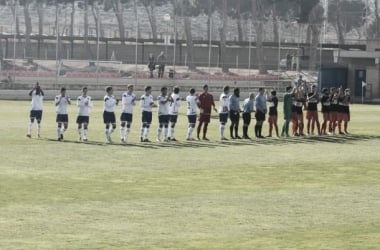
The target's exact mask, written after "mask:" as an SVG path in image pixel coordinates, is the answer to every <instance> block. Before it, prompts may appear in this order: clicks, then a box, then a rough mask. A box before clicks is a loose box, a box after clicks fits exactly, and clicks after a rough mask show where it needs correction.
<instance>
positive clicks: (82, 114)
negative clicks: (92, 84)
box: [77, 87, 93, 141]
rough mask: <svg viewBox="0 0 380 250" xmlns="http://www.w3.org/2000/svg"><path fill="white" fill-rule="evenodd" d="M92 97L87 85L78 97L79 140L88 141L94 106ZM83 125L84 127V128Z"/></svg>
mask: <svg viewBox="0 0 380 250" xmlns="http://www.w3.org/2000/svg"><path fill="white" fill-rule="evenodd" d="M92 106H93V104H92V99H91V96H88V95H87V87H84V88H83V89H82V95H81V96H78V98H77V107H78V116H77V124H78V134H79V141H82V140H83V141H87V135H88V124H89V122H90V111H91V108H92ZM82 126H83V129H82Z"/></svg>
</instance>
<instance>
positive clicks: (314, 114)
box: [282, 82, 351, 136]
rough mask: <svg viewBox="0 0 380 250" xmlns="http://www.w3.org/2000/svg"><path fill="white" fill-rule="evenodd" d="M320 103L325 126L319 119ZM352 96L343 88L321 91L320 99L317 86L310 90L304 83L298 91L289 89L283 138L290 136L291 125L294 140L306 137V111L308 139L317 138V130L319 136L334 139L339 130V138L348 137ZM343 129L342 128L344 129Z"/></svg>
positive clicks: (286, 98) (297, 87)
mask: <svg viewBox="0 0 380 250" xmlns="http://www.w3.org/2000/svg"><path fill="white" fill-rule="evenodd" d="M318 103H321V106H322V107H321V112H322V115H323V122H322V124H321V123H320V122H319V118H318V107H317V106H318ZM350 103H351V94H350V89H345V90H343V88H342V87H340V88H335V87H333V88H331V89H330V90H329V89H327V88H323V89H322V93H321V95H320V94H319V93H318V91H317V86H316V85H312V86H311V90H308V86H307V85H306V83H305V82H303V83H301V84H297V86H296V87H294V88H292V87H288V88H287V89H286V94H285V96H284V120H285V123H284V127H283V132H282V135H286V136H289V122H290V121H291V122H292V125H293V126H292V134H293V136H304V135H305V134H304V114H303V110H306V120H307V124H306V131H307V135H314V131H315V126H316V127H317V134H318V135H327V134H331V135H334V134H335V133H336V129H337V128H338V133H339V134H348V130H347V129H348V122H349V121H350V108H349V105H350ZM342 125H343V128H342Z"/></svg>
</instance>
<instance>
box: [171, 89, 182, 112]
mask: <svg viewBox="0 0 380 250" xmlns="http://www.w3.org/2000/svg"><path fill="white" fill-rule="evenodd" d="M172 99H173V101H172V102H171V103H170V106H169V115H178V111H179V108H180V107H181V104H182V102H181V98H180V97H179V95H177V94H174V93H173V94H172Z"/></svg>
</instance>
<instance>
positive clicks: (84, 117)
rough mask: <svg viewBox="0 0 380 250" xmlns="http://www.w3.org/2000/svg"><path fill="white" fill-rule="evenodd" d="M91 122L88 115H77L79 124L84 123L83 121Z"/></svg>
mask: <svg viewBox="0 0 380 250" xmlns="http://www.w3.org/2000/svg"><path fill="white" fill-rule="evenodd" d="M89 122H90V117H88V116H81V115H79V116H78V117H77V124H83V123H87V124H88V123H89Z"/></svg>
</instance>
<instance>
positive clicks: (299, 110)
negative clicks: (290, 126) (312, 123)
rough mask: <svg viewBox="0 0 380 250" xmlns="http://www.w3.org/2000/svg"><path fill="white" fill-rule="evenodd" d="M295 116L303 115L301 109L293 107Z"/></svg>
mask: <svg viewBox="0 0 380 250" xmlns="http://www.w3.org/2000/svg"><path fill="white" fill-rule="evenodd" d="M295 109H296V113H297V115H303V111H302V107H297V106H296V107H295Z"/></svg>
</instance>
